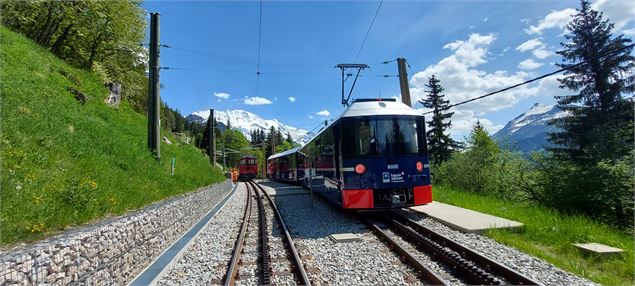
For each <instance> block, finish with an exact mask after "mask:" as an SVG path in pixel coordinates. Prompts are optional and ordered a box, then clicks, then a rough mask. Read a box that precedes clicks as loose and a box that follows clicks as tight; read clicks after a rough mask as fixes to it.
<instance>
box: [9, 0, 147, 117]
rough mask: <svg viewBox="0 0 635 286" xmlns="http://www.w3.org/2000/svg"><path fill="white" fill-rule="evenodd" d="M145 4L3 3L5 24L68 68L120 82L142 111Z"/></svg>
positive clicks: (126, 95)
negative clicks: (66, 64) (93, 73)
mask: <svg viewBox="0 0 635 286" xmlns="http://www.w3.org/2000/svg"><path fill="white" fill-rule="evenodd" d="M140 5H141V1H136V0H135V1H126V0H114V1H33V0H27V1H2V2H0V11H2V23H3V24H4V25H6V26H7V27H9V28H11V29H12V30H14V31H16V32H19V33H21V34H23V35H25V36H26V37H28V38H30V39H32V40H33V41H35V42H36V43H38V44H39V45H40V46H42V47H44V48H46V49H48V50H49V51H51V52H52V53H53V54H55V55H56V56H57V57H59V58H61V59H63V60H65V61H66V62H68V63H69V64H71V65H73V66H75V67H79V68H83V69H87V70H93V71H95V72H96V73H97V74H99V75H100V76H101V80H102V81H104V82H106V81H108V82H119V83H121V84H122V86H123V90H122V96H123V97H124V99H126V100H128V101H129V102H130V103H131V106H132V107H133V108H134V109H135V110H137V111H139V112H142V111H144V110H145V106H146V101H147V79H146V77H145V65H146V60H145V59H146V58H147V56H146V54H147V52H146V49H144V48H143V47H142V46H141V43H142V42H143V39H144V36H145V28H146V22H145V19H144V17H145V12H144V10H143V9H142V8H141V6H140Z"/></svg>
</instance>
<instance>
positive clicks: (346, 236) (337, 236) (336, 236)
mask: <svg viewBox="0 0 635 286" xmlns="http://www.w3.org/2000/svg"><path fill="white" fill-rule="evenodd" d="M329 237H330V238H331V239H332V240H334V241H335V242H351V241H361V240H362V239H361V238H360V237H359V236H358V235H356V234H352V233H333V234H331V235H329Z"/></svg>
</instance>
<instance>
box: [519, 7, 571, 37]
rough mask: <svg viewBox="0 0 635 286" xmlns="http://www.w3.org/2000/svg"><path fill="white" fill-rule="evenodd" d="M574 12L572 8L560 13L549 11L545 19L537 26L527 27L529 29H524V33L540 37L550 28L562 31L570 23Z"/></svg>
mask: <svg viewBox="0 0 635 286" xmlns="http://www.w3.org/2000/svg"><path fill="white" fill-rule="evenodd" d="M575 13H576V11H575V9H573V8H566V9H564V10H560V11H553V10H552V11H551V13H549V14H547V16H545V18H543V19H542V20H540V21H538V25H536V26H533V25H532V26H529V29H525V32H526V33H527V34H529V35H536V34H537V35H542V33H543V31H544V30H546V29H551V28H560V29H561V30H562V29H564V28H565V27H566V26H567V24H568V23H569V21H571V15H573V14H575Z"/></svg>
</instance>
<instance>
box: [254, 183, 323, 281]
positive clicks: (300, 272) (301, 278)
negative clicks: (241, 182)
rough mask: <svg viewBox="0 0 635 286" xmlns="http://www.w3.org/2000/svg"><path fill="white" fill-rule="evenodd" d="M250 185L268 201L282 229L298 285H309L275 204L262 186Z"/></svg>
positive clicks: (287, 229)
mask: <svg viewBox="0 0 635 286" xmlns="http://www.w3.org/2000/svg"><path fill="white" fill-rule="evenodd" d="M250 183H251V184H253V186H255V187H256V189H258V190H260V192H262V193H263V194H264V195H265V196H266V197H267V200H268V201H269V205H270V206H271V208H272V209H273V210H274V212H275V213H276V218H277V220H278V223H280V226H281V227H282V230H283V231H284V236H285V238H286V242H287V246H288V249H289V251H290V252H291V254H292V255H293V259H292V260H293V261H292V262H293V264H295V265H294V266H295V267H294V268H295V271H296V274H297V275H296V277H297V278H298V279H299V282H300V283H299V284H300V285H311V281H310V280H309V276H308V275H307V273H306V271H305V269H304V264H303V263H302V260H301V259H300V255H299V254H298V250H297V249H296V248H295V244H294V243H293V240H292V239H291V234H289V228H287V225H286V223H285V222H284V218H283V217H282V214H280V211H278V207H277V206H276V204H275V203H274V202H273V199H272V198H271V196H269V194H268V193H267V192H265V190H264V189H263V188H262V186H260V184H258V183H256V182H254V181H250Z"/></svg>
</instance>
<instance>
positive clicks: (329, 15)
mask: <svg viewBox="0 0 635 286" xmlns="http://www.w3.org/2000/svg"><path fill="white" fill-rule="evenodd" d="M633 3H635V1H626V0H596V1H594V2H593V5H594V6H593V7H594V8H596V9H599V10H600V11H603V12H604V13H605V17H608V18H610V19H611V21H612V22H615V23H616V32H620V33H625V34H626V35H627V36H629V37H633V35H635V4H633ZM259 5H260V4H259V2H257V1H238V2H236V1H234V2H218V1H192V2H183V1H178V2H170V1H146V2H144V4H143V7H144V8H145V9H146V10H147V11H148V12H159V13H160V14H161V28H160V31H161V43H162V44H166V45H169V46H172V47H174V48H162V49H161V66H164V67H165V66H167V67H172V68H180V69H171V70H162V72H161V83H162V84H163V85H165V87H164V88H163V89H162V90H161V97H162V99H163V100H164V101H166V102H167V103H168V105H170V106H172V107H175V108H178V109H179V110H180V111H181V113H182V114H183V115H187V114H189V113H191V112H194V111H198V110H203V109H209V108H214V109H218V110H227V109H244V110H247V111H250V112H253V113H255V114H258V115H259V116H261V117H263V118H265V119H273V118H275V119H278V120H280V121H281V122H283V123H285V124H287V125H291V126H294V127H299V128H303V129H307V130H311V129H313V128H314V127H315V126H316V125H318V124H319V122H320V121H322V120H324V119H330V118H333V117H336V116H337V115H339V114H340V113H341V112H342V111H343V110H344V108H343V107H342V105H341V104H340V96H341V91H340V89H339V88H340V79H341V78H340V71H339V70H338V69H336V68H333V66H335V65H336V64H338V63H352V62H353V61H354V60H355V56H356V55H357V53H358V50H359V49H360V46H361V44H362V41H363V39H364V35H365V34H366V31H367V30H368V27H369V25H370V22H371V20H372V18H373V15H374V14H375V11H376V10H377V7H378V5H379V2H378V1H352V2H341V1H323V2H306V1H264V2H263V5H262V26H261V29H262V34H261V36H262V37H261V49H260V72H261V75H260V77H259V79H258V80H257V75H256V71H257V68H258V67H257V65H256V63H257V62H258V27H259ZM578 5H579V2H577V1H384V2H383V3H382V6H381V9H380V10H379V14H378V16H377V18H376V20H375V22H374V24H373V27H372V30H371V31H370V34H369V35H368V39H367V41H366V43H365V44H364V46H363V48H362V50H361V53H360V55H359V59H358V61H357V62H358V63H365V64H368V65H370V66H371V69H369V70H365V71H363V72H362V75H363V76H364V77H361V78H359V79H358V82H357V84H356V86H355V89H354V91H353V98H365V97H379V96H381V97H395V96H396V97H399V94H400V91H399V81H398V79H397V78H396V77H389V78H384V77H381V76H382V75H396V74H397V66H396V63H395V62H391V63H389V64H382V63H381V62H383V61H387V60H388V61H391V60H394V59H396V58H397V57H404V58H406V59H407V60H408V63H409V64H410V66H411V70H409V71H408V73H409V77H410V86H411V94H412V97H413V102H414V101H415V100H416V99H417V98H421V97H423V96H424V95H425V88H424V84H425V83H427V78H428V77H429V76H430V75H432V74H435V75H436V76H437V77H438V78H439V79H440V80H441V84H442V85H443V86H444V87H445V88H446V92H445V94H446V98H448V99H450V101H451V102H458V101H461V100H465V99H468V98H472V97H476V96H479V95H482V94H485V93H487V92H491V91H494V90H497V89H500V88H503V87H506V86H508V85H512V84H516V83H519V82H522V81H524V80H527V79H530V78H532V77H535V76H537V75H540V74H543V73H547V72H550V71H553V70H555V69H556V68H555V67H554V66H553V63H554V62H559V61H560V58H559V56H557V55H555V54H554V51H556V50H557V49H559V48H560V45H559V43H560V42H561V41H563V40H564V39H563V37H562V34H563V32H564V25H565V24H566V23H567V22H568V20H569V19H570V18H569V16H568V15H569V14H571V13H574V11H573V10H571V9H574V8H576V7H578ZM195 52H198V53H195ZM201 53H202V54H201ZM257 85H258V88H256V86H257ZM562 93H563V91H562V90H559V89H558V88H557V83H556V82H555V79H553V78H550V79H546V80H543V81H541V82H539V83H536V84H533V85H529V86H526V87H523V88H519V89H516V90H513V91H511V92H505V93H502V94H500V95H497V96H493V97H491V98H488V99H487V100H482V101H477V102H475V103H470V104H466V105H463V106H461V107H457V109H455V110H454V111H455V116H454V118H453V124H454V126H453V128H452V132H453V135H454V137H456V138H462V137H463V135H464V134H466V132H467V131H468V130H469V128H470V127H471V126H473V124H474V123H475V122H476V120H477V119H479V120H481V121H482V122H483V123H484V124H485V126H486V127H488V128H489V129H490V131H496V130H498V129H500V128H502V126H503V125H504V124H505V123H506V122H507V121H509V120H511V119H512V118H514V117H516V116H517V115H519V114H520V113H522V112H524V111H525V110H527V109H528V108H529V107H530V106H531V105H532V104H533V103H535V102H541V103H547V104H553V103H554V100H553V96H554V95H558V94H562ZM414 107H415V108H418V109H422V108H423V106H422V105H420V104H418V103H416V104H414ZM422 111H423V109H422Z"/></svg>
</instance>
